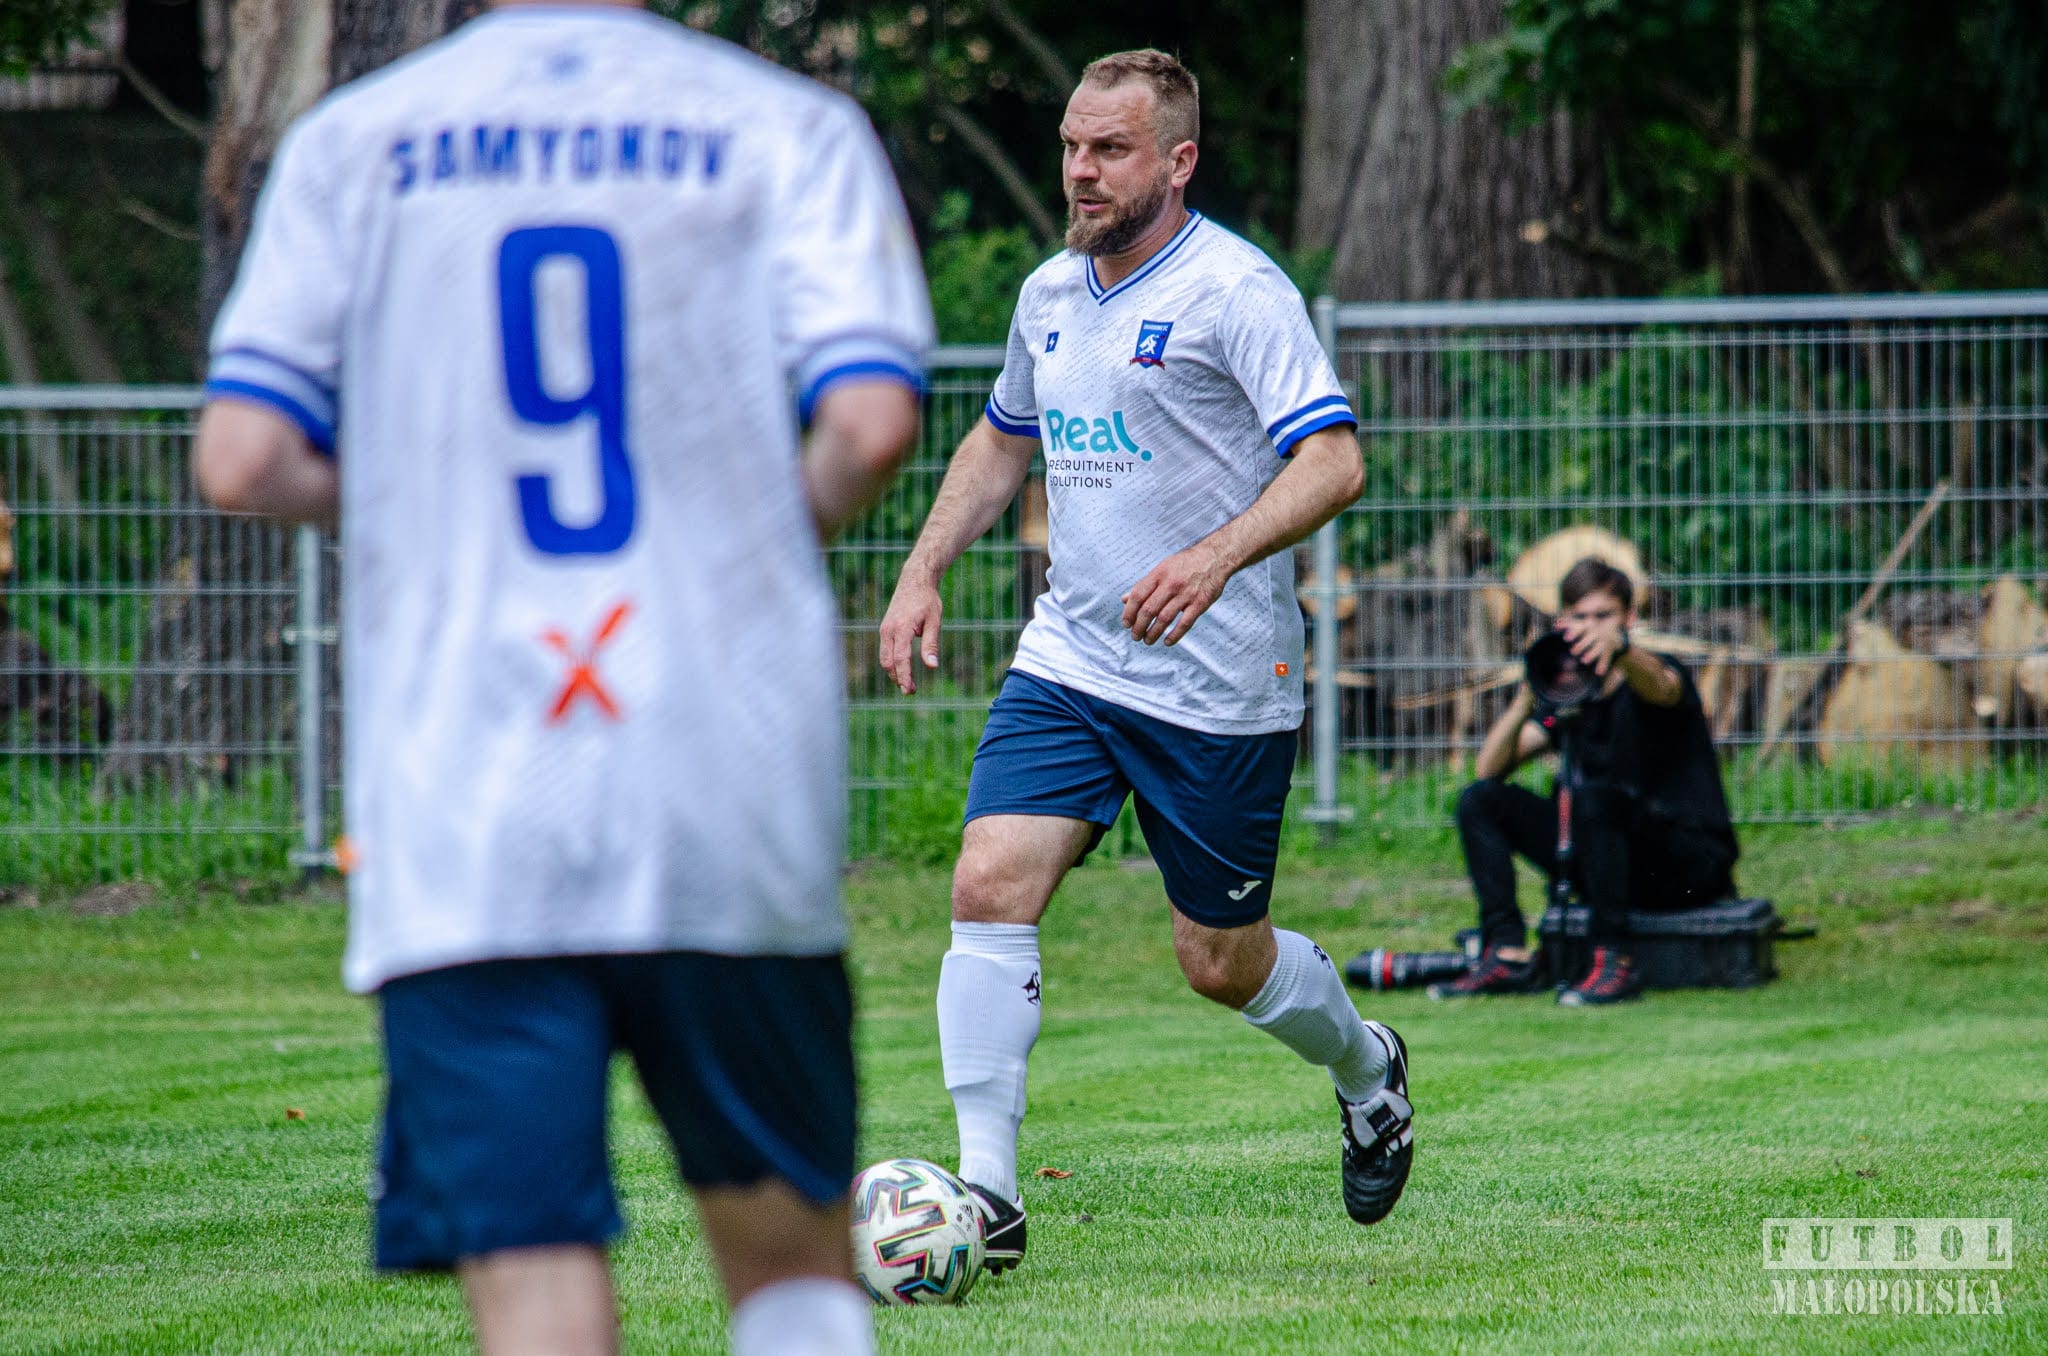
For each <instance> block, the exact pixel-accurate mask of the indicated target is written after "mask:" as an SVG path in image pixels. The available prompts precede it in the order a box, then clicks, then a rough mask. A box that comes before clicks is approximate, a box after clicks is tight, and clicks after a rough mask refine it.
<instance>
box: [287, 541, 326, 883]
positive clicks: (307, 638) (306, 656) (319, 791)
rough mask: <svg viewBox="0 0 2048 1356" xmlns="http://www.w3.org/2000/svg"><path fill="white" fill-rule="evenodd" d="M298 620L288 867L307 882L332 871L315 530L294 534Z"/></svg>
mask: <svg viewBox="0 0 2048 1356" xmlns="http://www.w3.org/2000/svg"><path fill="white" fill-rule="evenodd" d="M296 540H297V551H298V558H299V560H298V564H299V596H298V607H297V610H298V616H297V617H296V618H295V619H294V620H295V621H296V623H297V624H296V625H295V626H293V628H292V639H293V641H294V642H295V643H296V644H297V646H298V661H299V664H298V675H297V679H296V683H295V686H296V688H297V692H296V697H297V702H298V711H299V732H298V746H299V748H298V752H299V846H298V850H297V851H295V852H293V853H292V854H291V862H292V864H293V865H294V866H297V867H299V868H301V869H302V870H304V872H305V873H306V874H307V875H308V876H310V875H312V874H313V873H314V872H315V871H319V870H322V869H324V868H330V867H332V866H333V865H334V854H333V852H332V851H330V850H329V849H328V846H327V773H326V767H325V764H324V761H323V759H322V756H321V755H322V753H323V752H324V750H322V749H321V747H320V739H321V731H322V729H323V724H324V722H323V719H322V718H323V716H324V715H325V714H326V712H325V703H324V701H323V699H322V695H321V692H320V664H321V658H322V656H321V647H322V645H324V644H325V643H326V639H327V628H326V626H325V624H324V622H323V620H322V618H321V616H320V552H321V549H322V543H321V540H320V529H319V528H317V527H314V526H312V525H311V524H305V525H302V526H301V527H300V528H299V529H298V533H297V538H296Z"/></svg>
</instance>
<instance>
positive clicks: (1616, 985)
mask: <svg viewBox="0 0 2048 1356" xmlns="http://www.w3.org/2000/svg"><path fill="white" fill-rule="evenodd" d="M1642 996H1643V977H1642V976H1641V975H1639V974H1637V973H1636V967H1635V966H1634V965H1632V964H1631V963H1630V962H1629V958H1628V957H1627V956H1624V955H1622V954H1621V953H1620V952H1618V951H1616V950H1614V948H1612V947H1606V946H1596V947H1594V948H1593V968H1592V969H1590V970H1588V971H1587V972H1586V977H1585V978H1584V979H1582V980H1580V981H1579V982H1578V983H1576V984H1574V985H1572V986H1571V987H1570V988H1568V989H1565V990H1563V991H1562V992H1560V993H1559V994H1558V995H1557V1001H1558V1003H1559V1004H1560V1005H1562V1006H1564V1007H1568V1008H1591V1007H1603V1006H1605V1005H1606V1004H1609V1003H1626V1002H1628V1001H1629V1000H1630V999H1631V998H1641V997H1642Z"/></svg>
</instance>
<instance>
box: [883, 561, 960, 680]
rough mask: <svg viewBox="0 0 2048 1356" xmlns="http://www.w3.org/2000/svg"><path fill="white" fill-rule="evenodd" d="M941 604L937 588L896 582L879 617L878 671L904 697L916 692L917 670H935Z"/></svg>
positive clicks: (919, 582) (907, 578) (906, 577)
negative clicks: (893, 590) (918, 668)
mask: <svg viewBox="0 0 2048 1356" xmlns="http://www.w3.org/2000/svg"><path fill="white" fill-rule="evenodd" d="M945 610H946V608H945V604H944V603H943V602H941V601H940V600H939V590H938V586H937V585H935V584H929V583H926V582H924V581H923V580H917V579H912V578H911V577H910V576H909V575H908V574H905V575H904V577H903V578H901V579H899V580H897V581H896V594H895V596H894V597H892V598H891V599H890V600H889V610H888V611H887V612H885V613H883V614H882V650H881V656H880V658H881V662H882V670H883V671H884V672H885V673H887V674H888V675H889V676H890V677H891V678H893V679H895V681H896V686H897V688H898V689H899V690H900V691H902V692H905V693H910V692H915V691H917V666H918V664H919V663H920V662H922V663H923V665H924V666H925V667H926V668H928V669H935V668H937V667H938V666H939V618H940V617H941V615H943V614H944V612H945Z"/></svg>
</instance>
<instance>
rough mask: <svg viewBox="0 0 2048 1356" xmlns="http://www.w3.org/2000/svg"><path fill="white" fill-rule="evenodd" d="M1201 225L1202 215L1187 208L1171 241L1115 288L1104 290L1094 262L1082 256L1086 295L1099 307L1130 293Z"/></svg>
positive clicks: (1161, 265) (1155, 271)
mask: <svg viewBox="0 0 2048 1356" xmlns="http://www.w3.org/2000/svg"><path fill="white" fill-rule="evenodd" d="M1201 224H1202V214H1201V213H1200V212H1197V211H1195V210H1194V209H1193V208H1189V209H1188V219H1187V223H1186V224H1185V225H1183V226H1182V227H1181V228H1180V229H1179V230H1178V231H1175V232H1174V234H1173V239H1171V240H1169V241H1167V242H1166V244H1165V246H1164V247H1163V248H1161V249H1160V251H1159V253H1157V254H1155V255H1153V256H1152V257H1151V258H1150V259H1147V260H1146V261H1145V262H1144V264H1143V266H1141V267H1140V268H1139V269H1138V271H1137V272H1135V273H1133V274H1131V276H1130V277H1128V278H1125V279H1124V280H1123V281H1122V282H1120V283H1118V284H1117V285H1116V286H1115V287H1110V288H1105V287H1104V286H1103V285H1102V284H1101V282H1099V281H1098V280H1097V279H1096V277H1095V261H1094V260H1093V259H1090V258H1087V257H1085V256H1084V257H1083V258H1082V260H1081V272H1082V274H1083V275H1084V276H1085V277H1086V278H1087V279H1088V295H1089V296H1091V297H1093V298H1095V304H1096V305H1097V306H1101V305H1103V304H1104V303H1106V302H1107V301H1108V300H1109V299H1110V298H1111V297H1114V296H1118V295H1121V294H1122V293H1124V292H1128V291H1130V290H1131V289H1132V288H1133V287H1136V286H1137V285H1138V284H1139V283H1141V282H1143V281H1144V280H1145V279H1147V278H1149V277H1151V276H1152V275H1153V274H1154V273H1157V272H1158V271H1159V270H1160V268H1162V267H1163V266H1164V265H1165V263H1166V261H1167V260H1168V259H1171V258H1172V257H1173V256H1174V255H1175V254H1177V253H1179V252H1180V247H1181V246H1183V245H1185V244H1187V243H1188V237H1189V236H1191V235H1193V234H1194V233H1195V228H1196V227H1197V226H1200V225H1201Z"/></svg>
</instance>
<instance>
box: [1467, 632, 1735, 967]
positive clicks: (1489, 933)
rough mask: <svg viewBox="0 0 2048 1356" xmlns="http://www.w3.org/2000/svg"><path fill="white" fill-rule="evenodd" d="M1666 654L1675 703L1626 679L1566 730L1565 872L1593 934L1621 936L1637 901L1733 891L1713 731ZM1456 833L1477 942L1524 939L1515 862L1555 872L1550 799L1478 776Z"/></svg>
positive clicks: (1663, 905)
mask: <svg viewBox="0 0 2048 1356" xmlns="http://www.w3.org/2000/svg"><path fill="white" fill-rule="evenodd" d="M1665 662H1666V663H1669V664H1671V667H1672V668H1673V669H1674V670H1676V671H1677V673H1678V676H1679V682H1680V683H1681V685H1682V686H1683V688H1684V692H1683V694H1682V695H1681V696H1680V698H1679V701H1678V704H1677V705H1676V706H1671V707H1659V706H1654V705H1652V704H1651V703H1649V702H1646V701H1644V700H1643V699H1642V698H1640V697H1638V696H1637V695H1636V694H1635V691H1634V690H1633V689H1632V688H1630V687H1628V686H1627V685H1626V684H1624V685H1623V686H1622V687H1620V688H1619V689H1617V690H1616V691H1615V692H1614V693H1613V694H1612V695H1609V696H1605V697H1601V698H1599V699H1597V700H1595V701H1591V702H1588V703H1586V705H1585V706H1583V707H1582V708H1580V713H1579V715H1578V720H1577V726H1576V728H1575V730H1574V731H1573V733H1572V735H1571V736H1570V737H1571V739H1572V754H1573V757H1574V759H1575V760H1576V762H1577V768H1578V770H1577V772H1576V774H1575V775H1574V778H1573V780H1574V782H1575V784H1576V786H1577V789H1576V791H1575V792H1574V794H1573V799H1572V864H1571V872H1570V876H1571V880H1572V884H1573V885H1574V886H1575V887H1577V889H1578V892H1579V895H1580V897H1581V898H1582V899H1583V900H1584V901H1585V903H1586V905H1587V906H1588V907H1589V908H1590V909H1591V910H1592V913H1593V933H1594V937H1595V939H1596V940H1615V939H1619V938H1620V937H1621V936H1622V935H1623V934H1624V933H1625V931H1626V928H1627V916H1628V913H1629V911H1630V910H1632V909H1640V910H1652V909H1696V908H1702V907H1705V906H1706V905H1708V904H1712V903H1714V902H1715V901H1716V900H1720V899H1725V898H1727V897H1729V896H1730V895H1732V894H1734V893H1735V881H1734V876H1733V872H1734V868H1735V859H1736V857H1737V856H1738V855H1739V850H1738V848H1737V847H1736V843H1735V829H1734V826H1733V825H1732V824H1731V823H1730V821H1729V817H1728V800H1727V797H1726V795H1725V794H1724V793H1723V792H1722V789H1721V768H1720V764H1719V763H1718V762H1717V761H1716V759H1715V757H1714V738H1713V732H1712V731H1711V730H1710V729H1708V727H1707V718H1706V713H1705V711H1704V710H1703V709H1702V708H1701V706H1700V697H1699V691H1698V689H1696V688H1695V687H1694V686H1693V682H1692V675H1691V674H1689V673H1687V672H1686V671H1685V668H1684V666H1683V665H1681V664H1678V663H1676V662H1675V661H1672V660H1669V659H1666V660H1665ZM1552 737H1553V739H1554V738H1555V737H1556V736H1555V735H1553V736H1552ZM1458 838H1459V842H1460V843H1461V844H1462V845H1463V847H1464V850H1465V867H1466V870H1467V871H1468V872H1469V873H1470V874H1471V877H1472V890H1473V893H1474V894H1476V895H1477V896H1478V897H1479V925H1480V931H1481V933H1482V940H1483V942H1484V944H1485V945H1487V946H1522V945H1525V944H1526V940H1527V923H1526V921H1525V920H1524V919H1523V917H1522V913H1521V910H1520V909H1519V908H1517V907H1516V905H1515V868H1514V859H1513V858H1514V854H1515V853H1520V854H1521V855H1522V856H1523V857H1525V858H1527V859H1528V860H1529V861H1531V862H1533V863H1534V864H1535V865H1536V866H1537V867H1538V868H1540V869H1541V870H1542V871H1543V872H1544V874H1545V875H1550V874H1552V873H1554V871H1555V870H1556V867H1557V802H1556V800H1555V799H1554V798H1548V797H1544V796H1539V795H1537V794H1536V793H1534V792H1533V791H1529V790H1526V789H1524V788H1522V787H1519V786H1510V785H1508V784H1507V783H1506V782H1503V781H1499V780H1494V779H1489V780H1485V781H1478V782H1474V783H1473V784H1472V785H1471V786H1468V787H1466V788H1465V791H1464V794H1463V795H1461V796H1459V798H1458Z"/></svg>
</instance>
